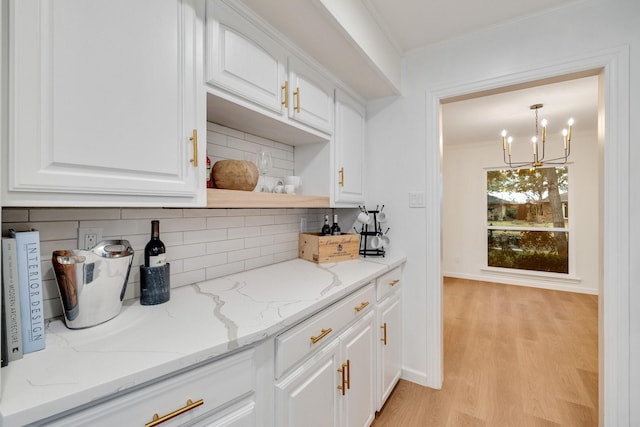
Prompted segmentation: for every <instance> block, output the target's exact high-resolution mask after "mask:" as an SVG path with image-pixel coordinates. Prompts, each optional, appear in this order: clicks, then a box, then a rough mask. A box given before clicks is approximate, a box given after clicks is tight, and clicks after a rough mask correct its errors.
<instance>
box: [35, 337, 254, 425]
mask: <svg viewBox="0 0 640 427" xmlns="http://www.w3.org/2000/svg"><path fill="white" fill-rule="evenodd" d="M256 377H257V375H256V357H255V350H254V349H253V348H251V349H248V350H245V351H243V352H241V353H238V354H235V355H231V356H228V357H225V358H224V359H221V360H219V361H216V362H212V363H209V364H207V365H204V366H201V367H197V368H194V369H191V370H189V371H186V372H184V373H181V374H178V375H175V376H172V377H169V378H167V379H164V380H160V381H158V382H156V383H153V384H151V385H149V386H146V387H144V388H141V389H138V390H136V391H132V392H130V393H126V394H123V395H121V396H118V397H115V398H112V399H109V400H106V401H104V402H102V403H98V404H96V405H93V406H90V407H88V408H86V409H83V410H80V411H78V412H75V413H71V414H69V415H66V416H62V417H57V418H56V419H54V420H44V421H43V422H40V423H36V425H47V426H81V425H91V426H105V427H112V426H115V425H121V426H129V425H140V426H143V425H157V424H160V422H162V426H163V427H164V426H182V425H196V426H234V427H236V426H237V427H239V426H243V427H244V426H255V425H259V424H260V423H258V422H257V420H256V414H257V413H256V407H257V406H256V387H257V378H256ZM163 420H164V421H163ZM154 421H155V423H156V424H153V423H154Z"/></svg>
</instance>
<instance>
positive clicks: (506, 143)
mask: <svg viewBox="0 0 640 427" xmlns="http://www.w3.org/2000/svg"><path fill="white" fill-rule="evenodd" d="M542 107H543V104H533V105H531V106H530V107H529V109H531V110H534V111H535V113H536V134H535V136H534V137H532V138H531V143H532V150H533V161H522V162H514V161H513V160H512V159H511V143H512V142H513V137H511V136H509V137H508V136H507V131H506V130H503V131H502V134H501V135H502V158H503V160H504V162H505V163H506V164H507V165H509V167H510V168H511V169H518V168H522V167H524V166H529V167H532V168H534V169H535V168H538V167H541V166H543V165H544V164H549V165H564V164H566V163H567V159H568V158H569V155H570V154H571V130H572V127H573V119H569V121H568V122H567V124H568V125H569V129H568V130H567V129H566V128H565V129H562V137H563V144H564V156H560V157H556V158H553V159H549V160H545V158H544V148H545V143H546V140H547V119H542V121H541V122H540V126H541V127H542V138H539V137H538V133H539V127H538V110H539V109H541V108H542Z"/></svg>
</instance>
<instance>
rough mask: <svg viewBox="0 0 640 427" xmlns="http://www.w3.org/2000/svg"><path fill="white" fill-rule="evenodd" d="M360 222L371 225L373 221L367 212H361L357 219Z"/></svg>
mask: <svg viewBox="0 0 640 427" xmlns="http://www.w3.org/2000/svg"><path fill="white" fill-rule="evenodd" d="M356 219H357V220H358V222H360V223H362V224H369V221H371V216H370V215H369V214H367V213H366V212H360V213H359V214H358V218H356Z"/></svg>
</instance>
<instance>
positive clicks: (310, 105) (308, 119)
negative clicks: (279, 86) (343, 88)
mask: <svg viewBox="0 0 640 427" xmlns="http://www.w3.org/2000/svg"><path fill="white" fill-rule="evenodd" d="M288 86H289V87H288V89H289V99H288V101H289V102H288V107H289V110H288V111H289V118H290V119H292V120H295V121H297V122H300V123H303V124H306V125H308V126H311V127H313V128H315V129H318V130H320V131H322V132H325V133H327V134H332V133H333V103H334V99H333V98H334V94H333V92H334V88H333V85H332V84H331V82H329V81H328V80H326V79H325V78H323V77H322V76H320V75H319V74H318V72H317V71H315V70H314V69H313V68H311V67H310V66H308V65H307V64H305V63H304V62H302V61H301V60H299V59H297V58H296V57H294V56H290V57H289V83H288Z"/></svg>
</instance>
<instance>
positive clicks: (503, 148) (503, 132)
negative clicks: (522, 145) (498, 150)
mask: <svg viewBox="0 0 640 427" xmlns="http://www.w3.org/2000/svg"><path fill="white" fill-rule="evenodd" d="M500 135H502V151H504V150H505V149H506V148H507V147H506V146H505V137H506V136H507V130H506V129H503V130H502V132H500Z"/></svg>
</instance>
